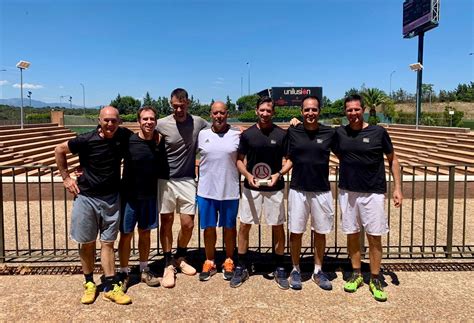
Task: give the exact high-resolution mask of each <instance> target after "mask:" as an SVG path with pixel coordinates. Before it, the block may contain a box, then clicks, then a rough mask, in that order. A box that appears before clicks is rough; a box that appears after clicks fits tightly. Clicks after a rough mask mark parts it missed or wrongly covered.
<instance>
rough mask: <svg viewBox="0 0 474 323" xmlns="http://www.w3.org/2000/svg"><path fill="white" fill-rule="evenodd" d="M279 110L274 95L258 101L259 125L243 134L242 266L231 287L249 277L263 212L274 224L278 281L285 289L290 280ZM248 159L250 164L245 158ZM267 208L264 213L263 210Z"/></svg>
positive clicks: (240, 165) (240, 151) (240, 164)
mask: <svg viewBox="0 0 474 323" xmlns="http://www.w3.org/2000/svg"><path fill="white" fill-rule="evenodd" d="M274 113H275V108H274V106H273V101H272V99H271V98H268V97H263V98H260V99H259V100H258V102H257V106H256V109H255V114H256V115H257V117H258V121H257V124H255V125H253V126H251V127H250V128H248V129H247V130H245V131H244V132H243V133H242V135H241V137H240V144H239V148H238V157H237V168H238V169H239V171H240V173H241V174H242V175H244V176H245V181H244V188H243V191H242V199H241V203H240V212H239V213H240V228H239V241H238V266H237V267H236V268H235V272H234V277H232V279H231V281H230V286H231V287H238V286H240V285H241V284H242V283H243V282H244V281H245V280H246V279H247V278H248V277H249V274H248V270H247V268H246V266H247V263H246V262H247V259H246V258H247V257H246V254H247V249H248V246H249V232H250V228H251V227H252V224H260V218H261V216H262V213H264V214H265V220H266V223H267V224H268V225H271V226H272V230H273V235H274V242H275V255H274V256H275V262H276V264H277V267H276V270H275V273H274V274H275V281H276V282H277V284H278V286H279V287H280V288H282V289H288V288H289V286H288V279H287V277H286V273H285V269H284V268H283V266H282V264H283V253H284V248H285V231H284V229H283V223H284V222H285V208H284V204H283V188H284V186H285V183H284V181H283V177H282V173H281V167H282V160H283V157H284V155H285V151H284V139H285V135H286V132H285V131H284V130H283V129H281V128H280V127H278V126H276V125H274V124H273V122H272V117H273V115H274ZM245 159H246V163H245V162H244V160H245ZM262 209H263V212H262Z"/></svg>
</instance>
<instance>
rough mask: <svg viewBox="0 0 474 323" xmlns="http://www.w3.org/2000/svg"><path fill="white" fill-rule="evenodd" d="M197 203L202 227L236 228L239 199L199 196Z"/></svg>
mask: <svg viewBox="0 0 474 323" xmlns="http://www.w3.org/2000/svg"><path fill="white" fill-rule="evenodd" d="M197 203H198V208H199V221H200V226H201V229H206V228H215V227H216V226H219V227H224V228H229V229H232V228H235V225H236V222H237V212H238V211H239V200H238V199H237V200H225V201H218V200H213V199H208V198H205V197H201V196H197ZM218 220H219V221H218Z"/></svg>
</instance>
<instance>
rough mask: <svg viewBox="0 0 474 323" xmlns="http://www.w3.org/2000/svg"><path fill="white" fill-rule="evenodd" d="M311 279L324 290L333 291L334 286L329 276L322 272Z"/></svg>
mask: <svg viewBox="0 0 474 323" xmlns="http://www.w3.org/2000/svg"><path fill="white" fill-rule="evenodd" d="M311 279H312V280H313V281H314V282H315V283H316V285H318V286H319V287H321V288H322V289H324V290H331V289H332V284H331V281H330V280H329V278H328V276H327V275H326V274H325V273H323V272H322V271H321V270H320V271H318V273H317V274H313V275H312V276H311Z"/></svg>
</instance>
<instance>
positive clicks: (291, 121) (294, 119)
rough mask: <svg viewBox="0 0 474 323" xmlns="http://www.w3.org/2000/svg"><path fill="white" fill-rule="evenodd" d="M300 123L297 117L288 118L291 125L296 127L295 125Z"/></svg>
mask: <svg viewBox="0 0 474 323" xmlns="http://www.w3.org/2000/svg"><path fill="white" fill-rule="evenodd" d="M300 123H301V121H299V120H298V119H296V118H293V119H291V120H290V126H292V127H296V126H297V125H299V124H300Z"/></svg>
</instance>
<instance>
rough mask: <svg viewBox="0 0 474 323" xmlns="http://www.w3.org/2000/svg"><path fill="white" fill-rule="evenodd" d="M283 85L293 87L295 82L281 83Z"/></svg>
mask: <svg viewBox="0 0 474 323" xmlns="http://www.w3.org/2000/svg"><path fill="white" fill-rule="evenodd" d="M283 84H285V85H288V86H293V85H295V82H293V81H286V82H283Z"/></svg>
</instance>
